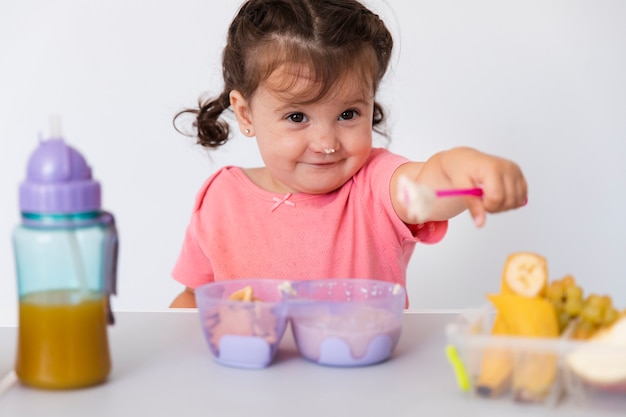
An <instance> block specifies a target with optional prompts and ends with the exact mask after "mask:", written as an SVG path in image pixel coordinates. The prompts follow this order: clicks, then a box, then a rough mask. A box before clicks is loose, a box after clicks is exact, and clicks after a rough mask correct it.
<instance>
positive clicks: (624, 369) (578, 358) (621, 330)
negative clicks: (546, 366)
mask: <svg viewBox="0 0 626 417" xmlns="http://www.w3.org/2000/svg"><path fill="white" fill-rule="evenodd" d="M611 348H613V349H611ZM618 349H624V350H623V351H622V352H620V353H619V354H618V353H617V350H618ZM566 361H567V364H568V366H569V367H570V369H571V370H572V371H573V372H574V373H575V374H576V375H578V377H580V378H581V379H582V380H583V381H585V382H586V383H588V384H591V385H592V386H595V387H598V388H603V389H606V390H609V391H618V392H626V313H624V314H623V315H622V316H621V317H620V318H618V319H617V320H616V321H615V322H614V323H613V324H612V325H611V326H610V327H608V328H606V329H603V330H601V331H599V332H598V333H596V334H595V335H594V336H593V337H591V338H590V339H589V341H588V342H587V343H585V345H584V346H582V347H580V348H579V349H576V350H574V351H573V352H572V353H570V354H569V355H568V356H567V359H566Z"/></svg>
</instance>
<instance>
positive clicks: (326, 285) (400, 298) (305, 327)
mask: <svg viewBox="0 0 626 417" xmlns="http://www.w3.org/2000/svg"><path fill="white" fill-rule="evenodd" d="M294 294H295V295H292V296H291V297H289V300H290V301H291V305H290V318H291V327H292V329H293V333H294V338H295V341H296V345H297V347H298V350H299V351H300V354H301V355H302V356H303V357H304V358H306V359H308V360H311V361H313V362H315V363H317V364H320V365H331V366H363V365H370V364H374V363H378V362H382V361H384V360H386V359H388V358H389V357H390V356H391V354H392V352H393V350H394V349H395V346H396V345H397V342H398V340H399V338H400V333H401V321H402V311H403V309H404V303H405V296H406V295H405V292H404V288H402V287H401V286H399V285H397V284H392V283H388V282H384V281H376V280H366V279H328V280H319V281H308V282H297V283H294Z"/></svg>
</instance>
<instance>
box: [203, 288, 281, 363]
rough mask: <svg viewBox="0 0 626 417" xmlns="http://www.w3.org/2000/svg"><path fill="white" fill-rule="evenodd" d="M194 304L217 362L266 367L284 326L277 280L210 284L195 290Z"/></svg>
mask: <svg viewBox="0 0 626 417" xmlns="http://www.w3.org/2000/svg"><path fill="white" fill-rule="evenodd" d="M257 294H258V296H257ZM196 300H197V302H198V309H199V312H200V318H201V323H202V329H203V331H204V335H205V339H206V341H207V343H208V345H209V348H210V350H211V352H212V353H213V355H214V357H215V359H216V361H217V362H219V363H222V364H225V365H230V366H236V367H244V368H262V367H265V366H267V365H269V363H270V362H271V361H272V359H273V358H274V356H275V354H276V350H277V347H278V343H279V342H280V339H281V338H282V336H283V334H284V331H285V328H286V325H287V316H286V306H285V305H284V303H282V295H281V293H280V292H279V290H278V282H277V280H263V279H258V280H247V281H243V280H234V281H230V282H219V283H211V284H207V285H206V286H204V287H201V288H199V289H198V290H196ZM264 300H265V301H264Z"/></svg>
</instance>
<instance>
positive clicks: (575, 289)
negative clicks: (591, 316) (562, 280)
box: [565, 285, 583, 304]
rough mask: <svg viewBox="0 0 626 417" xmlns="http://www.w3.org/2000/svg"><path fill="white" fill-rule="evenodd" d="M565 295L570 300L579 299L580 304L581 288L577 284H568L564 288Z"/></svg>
mask: <svg viewBox="0 0 626 417" xmlns="http://www.w3.org/2000/svg"><path fill="white" fill-rule="evenodd" d="M565 297H566V298H567V300H571V299H575V300H580V302H581V304H582V301H583V290H582V288H580V287H579V286H577V285H572V286H569V287H567V288H566V289H565Z"/></svg>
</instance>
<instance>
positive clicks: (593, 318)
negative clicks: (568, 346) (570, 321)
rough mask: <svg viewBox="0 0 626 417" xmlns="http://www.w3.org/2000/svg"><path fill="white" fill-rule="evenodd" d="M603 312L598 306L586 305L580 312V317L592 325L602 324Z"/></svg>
mask: <svg viewBox="0 0 626 417" xmlns="http://www.w3.org/2000/svg"><path fill="white" fill-rule="evenodd" d="M603 316H604V314H603V311H602V309H601V308H600V306H598V305H594V304H586V305H584V306H583V308H582V310H581V311H580V317H581V318H582V319H583V320H584V321H586V322H588V323H590V324H600V323H602V320H603Z"/></svg>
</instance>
